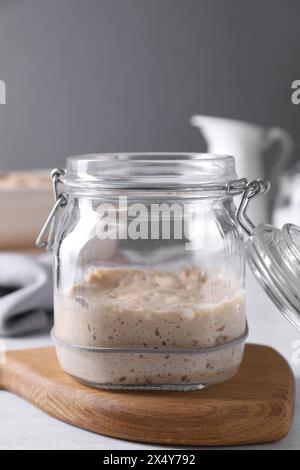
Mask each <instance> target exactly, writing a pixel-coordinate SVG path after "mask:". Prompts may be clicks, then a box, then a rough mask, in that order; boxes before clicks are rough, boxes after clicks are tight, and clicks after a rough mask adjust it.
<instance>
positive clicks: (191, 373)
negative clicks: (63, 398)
mask: <svg viewBox="0 0 300 470" xmlns="http://www.w3.org/2000/svg"><path fill="white" fill-rule="evenodd" d="M245 328H246V318H245V312H244V293H243V291H242V290H240V289H239V288H238V287H237V285H236V283H235V282H233V281H231V280H229V279H226V278H224V276H221V275H216V274H215V275H213V276H208V275H205V274H204V273H203V272H201V271H200V270H199V269H198V268H196V267H190V268H183V269H182V270H181V271H180V273H179V274H173V273H170V272H166V271H144V270H141V269H125V268H104V269H96V270H94V271H90V272H88V273H87V274H86V275H85V277H84V278H83V280H82V281H81V282H79V283H78V284H76V285H74V286H73V288H72V289H71V292H69V293H68V294H66V293H65V294H64V295H62V294H59V295H56V298H55V337H56V338H57V339H58V344H57V350H58V356H59V359H60V362H61V365H62V367H63V368H64V370H65V371H66V372H68V373H70V374H72V375H74V376H75V377H77V378H79V379H81V380H83V381H85V382H88V383H90V384H93V385H98V386H117V387H120V386H126V385H128V386H130V385H142V386H145V385H148V386H151V385H152V386H155V385H180V386H188V385H191V384H193V385H195V384H197V385H210V384H213V383H218V382H223V381H224V380H227V379H228V378H230V377H231V376H232V375H233V374H234V373H235V372H236V371H237V369H238V367H239V365H240V362H241V360H242V355H243V348H244V345H243V342H240V343H239V344H236V345H231V346H230V345H227V344H226V343H228V342H230V341H232V340H235V339H238V338H240V337H242V336H243V334H244V333H245ZM64 343H68V344H64ZM72 345H73V346H72ZM222 345H223V347H222ZM70 346H71V347H70ZM74 346H75V347H74ZM76 346H83V347H89V348H93V347H104V348H135V349H138V351H134V352H130V351H128V349H125V350H124V352H123V351H122V350H121V351H120V350H118V351H117V352H107V351H106V352H99V351H98V352H95V351H94V350H93V349H85V348H80V347H79V348H77V347H76ZM215 346H218V348H217V349H216V350H213V351H211V350H210V351H203V352H202V351H201V348H213V347H215ZM176 349H184V350H185V351H183V352H180V351H178V353H177V352H176ZM147 350H149V351H147ZM170 350H172V351H170ZM174 350H175V351H174ZM186 350H188V351H186ZM199 350H200V351H199Z"/></svg>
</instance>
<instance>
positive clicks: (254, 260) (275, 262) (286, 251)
mask: <svg viewBox="0 0 300 470" xmlns="http://www.w3.org/2000/svg"><path fill="white" fill-rule="evenodd" d="M246 255H247V261H248V264H249V266H250V268H251V270H252V272H253V274H254V276H255V278H256V279H257V280H258V282H259V283H260V285H261V286H262V287H263V289H264V290H265V292H266V293H267V294H268V296H269V297H270V298H271V300H273V302H274V303H275V305H276V306H277V307H278V308H279V310H280V311H281V312H282V313H283V315H284V316H285V317H286V318H287V319H288V320H289V321H290V322H291V323H292V324H293V325H294V326H295V327H296V328H297V329H298V330H299V331H300V227H297V226H296V225H292V224H286V225H284V226H283V228H282V230H279V229H276V228H275V227H272V226H271V225H265V224H259V225H258V226H257V227H256V228H255V229H254V231H253V233H252V234H251V235H250V237H249V238H248V240H247V241H246Z"/></svg>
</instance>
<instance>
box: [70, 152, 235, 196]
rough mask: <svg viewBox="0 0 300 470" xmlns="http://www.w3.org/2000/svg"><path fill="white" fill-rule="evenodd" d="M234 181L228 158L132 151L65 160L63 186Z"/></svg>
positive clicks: (179, 185) (138, 186) (195, 184)
mask: <svg viewBox="0 0 300 470" xmlns="http://www.w3.org/2000/svg"><path fill="white" fill-rule="evenodd" d="M236 178H237V174H236V171H235V159H234V157H232V156H230V155H218V154H210V153H195V152H194V153H193V152H185V153H181V152H140V153H138V152H135V153H103V154H86V155H74V156H70V157H68V158H67V165H66V174H65V181H64V182H65V185H66V189H67V190H72V188H73V189H74V188H81V189H84V188H89V189H92V188H94V189H97V188H98V189H145V190H147V189H162V190H164V189H167V190H169V189H178V190H180V189H188V188H191V189H197V188H199V189H200V188H201V187H202V186H203V185H208V184H210V185H211V184H218V183H219V184H223V185H225V184H227V183H228V182H230V181H232V180H234V179H236Z"/></svg>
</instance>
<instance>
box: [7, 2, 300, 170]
mask: <svg viewBox="0 0 300 470" xmlns="http://www.w3.org/2000/svg"><path fill="white" fill-rule="evenodd" d="M299 18H300V2H299V1H298V0H81V1H80V0H0V79H2V80H5V81H6V83H7V104H6V105H0V168H4V169H8V168H33V167H53V166H56V165H62V164H63V162H64V159H65V156H66V155H69V154H74V153H85V152H97V151H98V152H107V151H142V150H147V151H151V150H153V151H154V150H156V151H160V150H164V151H167V150H171V151H199V150H203V149H204V148H205V146H204V142H203V141H202V139H201V138H200V134H198V133H197V131H196V130H195V129H193V128H191V127H190V126H189V117H190V116H191V115H192V114H194V113H201V114H210V115H221V116H227V117H233V118H240V119H244V120H249V121H254V122H258V123H260V124H263V125H266V126H268V125H280V126H283V127H285V128H286V129H287V130H289V131H290V132H291V133H292V134H293V136H294V138H295V139H296V140H299V132H298V131H299V124H300V106H298V107H297V106H295V105H292V104H291V101H290V94H291V91H290V85H291V82H292V81H293V80H294V79H297V78H300V31H299V28H300V20H299ZM296 157H297V151H296V154H295V158H296Z"/></svg>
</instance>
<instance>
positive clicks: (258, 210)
mask: <svg viewBox="0 0 300 470" xmlns="http://www.w3.org/2000/svg"><path fill="white" fill-rule="evenodd" d="M191 124H192V125H193V126H195V127H197V128H198V129H199V130H200V131H201V133H202V134H203V136H204V138H205V140H206V142H207V145H208V152H209V153H216V154H228V155H233V156H234V157H235V159H236V168H237V173H238V176H239V177H246V178H249V179H250V180H252V179H254V178H260V177H262V176H265V177H268V179H269V180H270V181H271V183H272V188H273V194H274V190H276V188H277V187H278V178H279V176H280V174H281V173H282V170H283V169H284V167H285V166H286V164H287V162H288V160H289V159H290V157H291V155H292V152H293V148H294V144H293V140H292V138H291V136H290V135H289V134H288V133H287V132H286V131H284V130H283V129H280V128H279V127H272V128H270V129H266V128H264V127H260V126H258V125H255V124H250V123H247V122H243V121H236V120H233V119H226V118H219V117H212V116H198V115H197V116H193V117H192V118H191ZM275 143H277V145H278V151H277V152H276V153H277V154H276V155H275V156H274V165H272V169H271V173H270V170H269V171H267V170H266V165H265V153H266V151H267V150H268V149H269V148H271V146H272V145H273V144H275ZM270 200H272V192H271V193H270V196H269V198H261V199H258V200H257V201H255V203H254V204H253V205H252V208H251V212H250V215H251V213H252V215H254V216H255V218H256V220H257V221H258V222H261V221H269V220H270V211H269V206H270V204H269V203H270Z"/></svg>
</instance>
